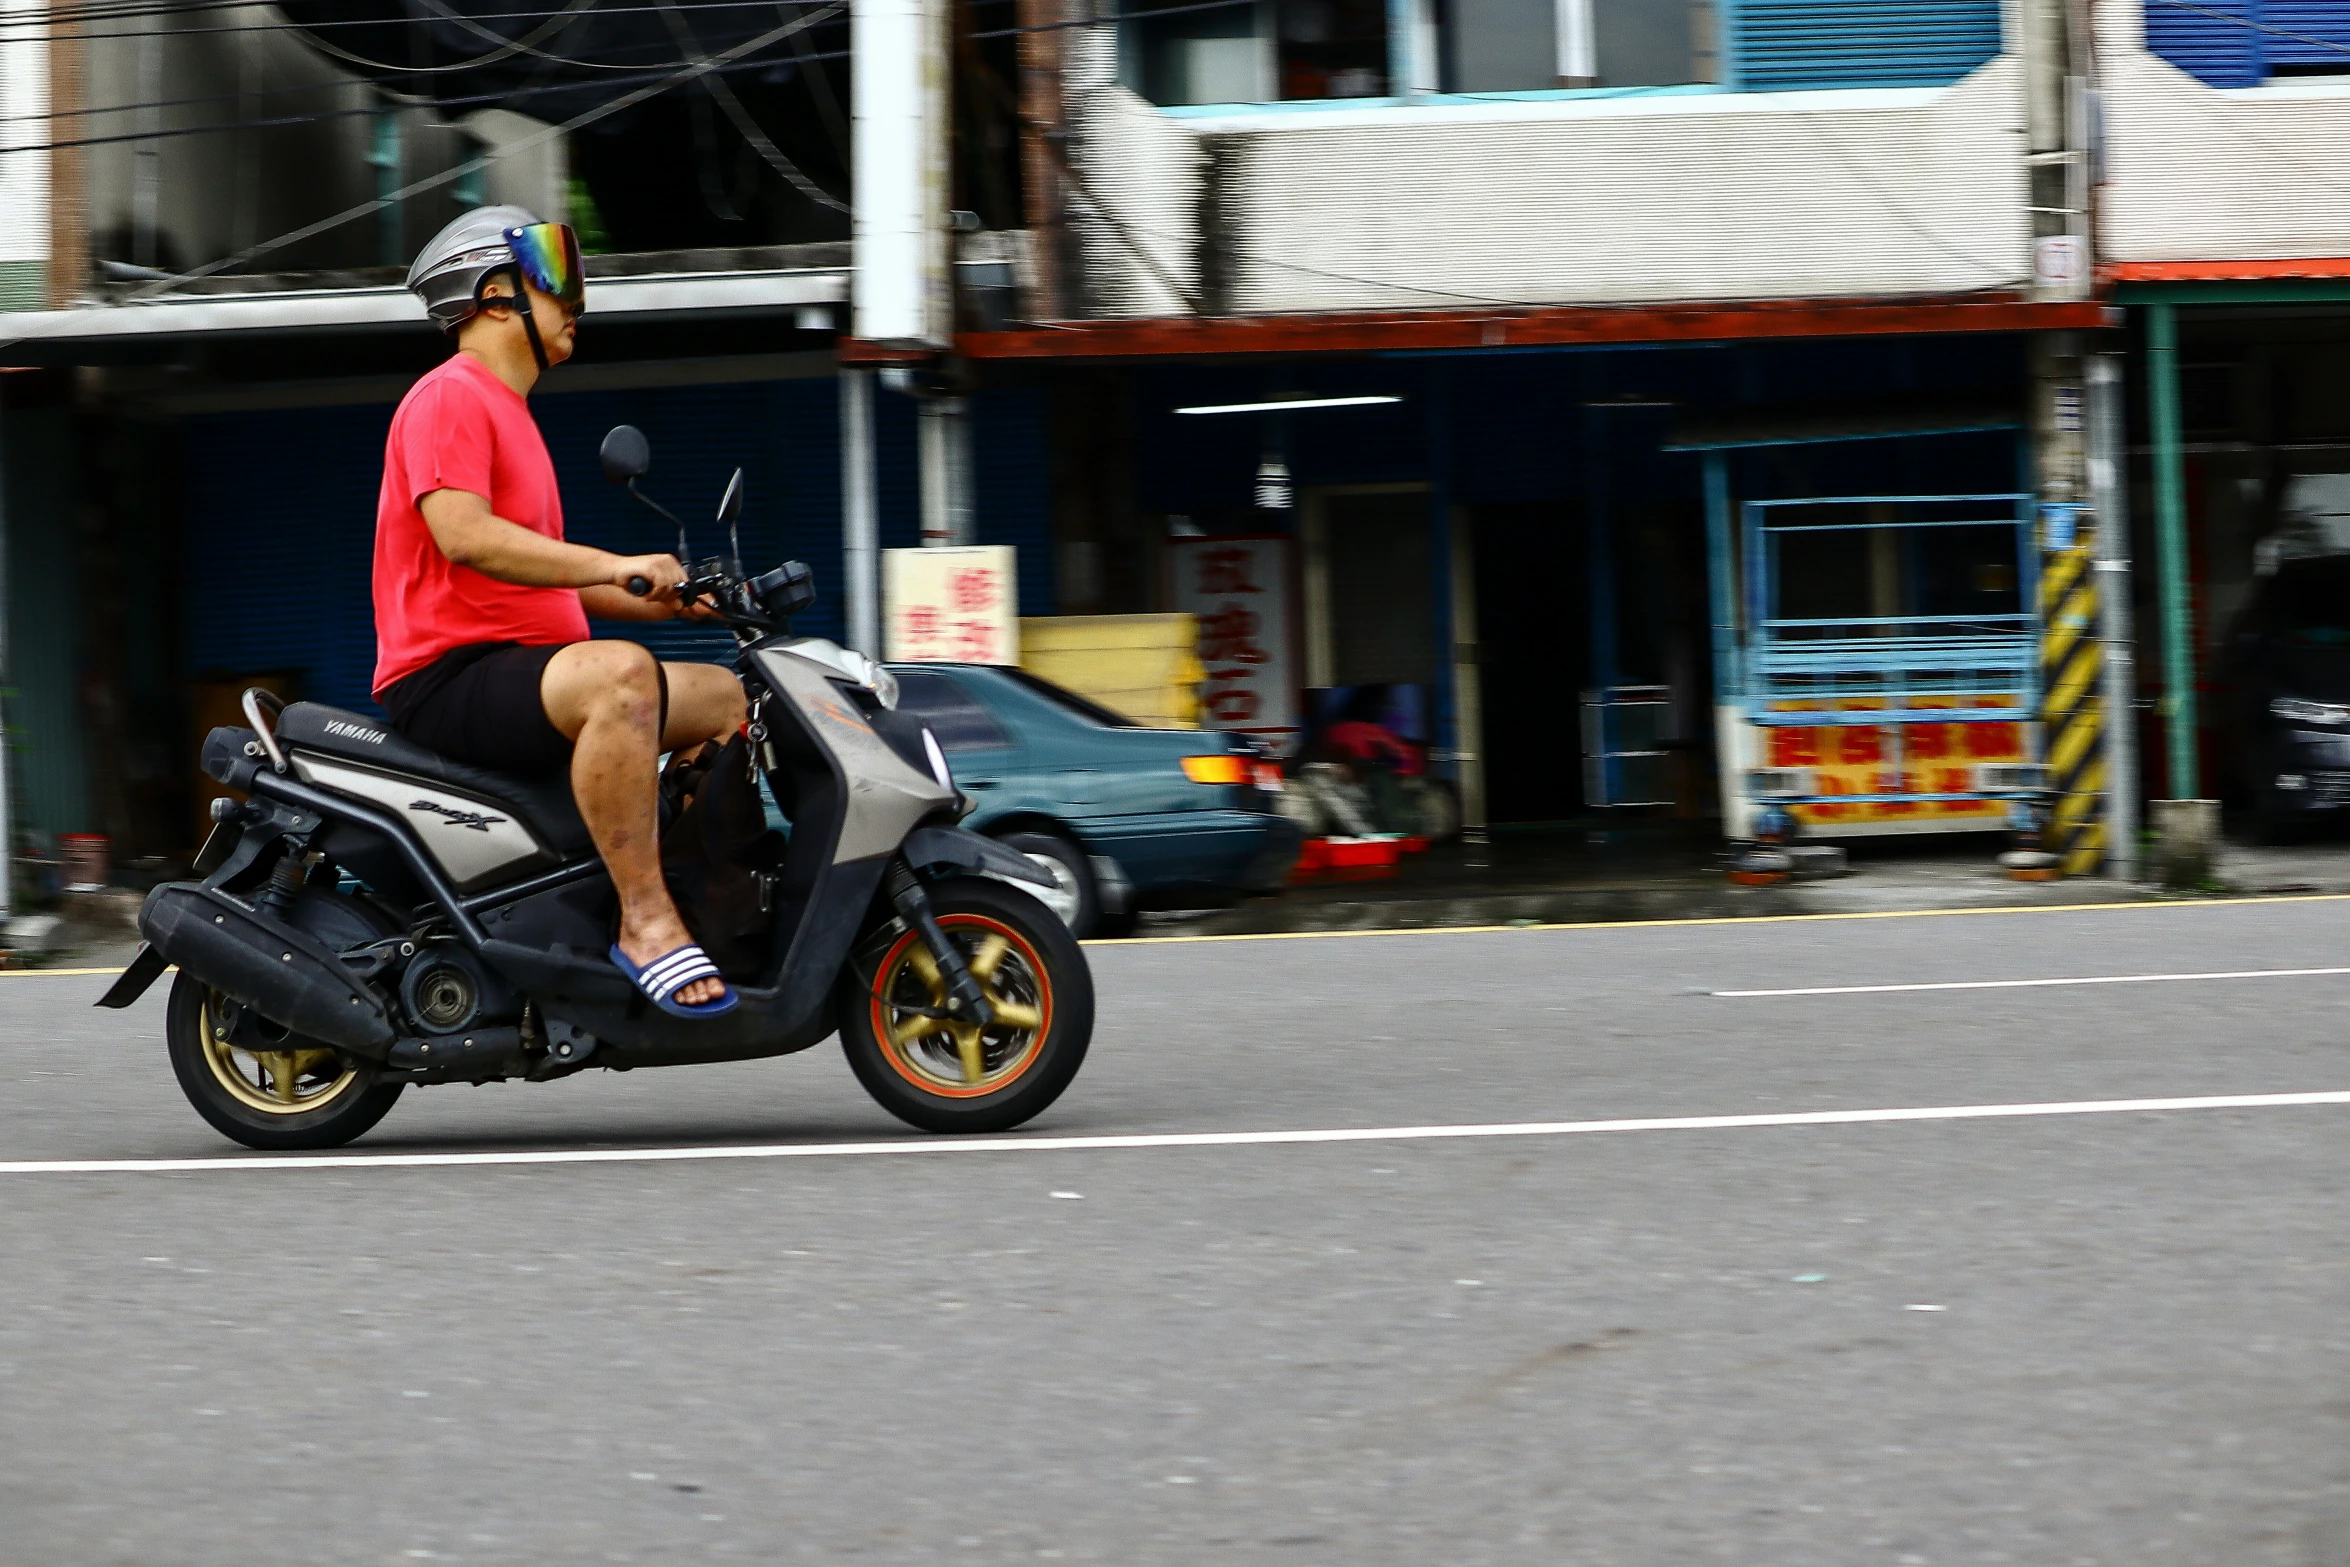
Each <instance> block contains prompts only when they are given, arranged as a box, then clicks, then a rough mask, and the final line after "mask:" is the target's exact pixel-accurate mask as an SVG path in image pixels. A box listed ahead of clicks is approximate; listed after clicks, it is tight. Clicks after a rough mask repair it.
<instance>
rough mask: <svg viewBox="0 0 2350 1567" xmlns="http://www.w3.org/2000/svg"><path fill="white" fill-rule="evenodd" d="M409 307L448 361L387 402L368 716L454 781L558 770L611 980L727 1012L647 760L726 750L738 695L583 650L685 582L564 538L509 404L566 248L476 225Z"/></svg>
mask: <svg viewBox="0 0 2350 1567" xmlns="http://www.w3.org/2000/svg"><path fill="white" fill-rule="evenodd" d="M408 287H409V288H410V289H411V290H413V291H414V292H415V293H416V294H417V295H418V296H419V297H420V298H422V299H423V301H424V303H425V308H426V309H427V311H428V312H429V313H430V314H431V316H432V318H433V320H434V321H435V322H437V323H438V324H439V325H440V327H441V329H442V330H443V331H444V332H448V333H450V334H452V335H453V336H454V337H455V338H456V345H457V346H456V352H455V353H453V354H451V355H450V356H449V358H448V359H447V360H446V361H444V362H443V363H442V364H441V365H440V366H439V367H438V368H436V369H434V370H432V371H430V372H429V373H427V374H426V375H425V376H424V377H423V378H422V379H421V380H419V381H418V382H417V383H416V384H415V385H414V386H413V387H411V388H410V389H409V391H408V395H407V396H406V397H404V398H403V399H401V402H400V407H399V411H398V412H397V413H395V414H394V415H393V416H392V428H391V435H390V438H389V439H388V440H387V441H386V442H385V445H384V477H383V488H382V491H381V493H380V494H379V496H378V498H377V502H376V525H375V567H374V588H375V625H376V648H377V657H376V668H375V680H374V692H375V699H376V701H377V702H378V703H379V704H381V705H382V707H383V709H384V711H385V713H386V714H388V715H389V716H390V718H391V721H392V727H393V728H395V729H397V730H398V731H399V732H400V733H402V734H404V735H406V736H407V737H408V738H410V739H412V740H414V741H416V742H417V743H419V744H421V745H424V746H426V747H428V748H430V749H432V750H434V751H437V752H439V753H441V754H442V755H444V756H447V757H450V758H452V759H454V760H456V761H460V762H465V763H469V764H471V765H473V766H476V767H485V768H491V769H495V770H497V771H500V772H506V773H514V774H520V775H525V776H528V775H533V774H537V775H542V776H543V775H545V774H549V773H552V772H556V771H558V770H565V769H567V770H568V772H569V774H570V779H571V788H572V793H573V795H574V796H575V797H576V799H577V800H578V803H579V812H580V816H581V818H582V819H583V820H584V821H585V823H586V825H587V829H588V832H589V835H590V836H591V837H592V838H593V839H594V841H595V846H596V849H597V852H598V853H599V854H601V855H602V857H603V860H604V864H605V865H606V867H607V868H608V869H609V871H610V873H611V878H612V884H613V886H614V888H615V889H616V890H617V891H618V893H619V898H620V939H619V940H618V941H617V942H615V943H614V944H613V946H612V949H611V957H612V961H613V962H614V963H615V964H616V965H618V966H619V968H620V969H621V971H622V972H623V973H625V974H627V975H628V976H629V977H630V978H631V979H632V980H634V981H635V982H636V984H637V985H638V987H639V988H640V989H642V990H643V991H644V993H645V995H646V996H647V997H648V998H649V999H650V1000H651V1001H652V1002H653V1004H654V1005H656V1006H658V1007H660V1008H661V1009H662V1010H663V1011H665V1012H669V1013H673V1014H675V1015H678V1016H681V1017H714V1016H717V1015H719V1014H721V1013H724V1012H728V1011H731V1010H732V1009H733V1008H734V1006H735V997H734V995H733V993H732V992H731V991H730V990H729V989H728V988H727V987H726V985H725V983H724V981H722V980H721V979H720V978H719V972H718V968H717V965H716V964H714V963H713V962H712V961H711V960H710V958H709V956H708V955H707V954H706V953H705V952H703V950H702V949H701V947H700V946H698V945H696V944H695V942H694V940H693V938H692V936H691V935H690V934H689V933H688V931H687V929H686V926H685V922H684V921H683V920H682V919H681V918H680V917H679V915H678V912H677V907H676V905H675V904H674V903H673V902H672V901H671V899H670V896H669V889H668V887H667V885H666V884H665V883H664V881H663V880H662V875H661V860H660V842H659V820H658V809H657V804H656V792H657V773H656V761H657V759H658V757H659V755H660V753H662V752H663V751H669V750H676V749H680V748H685V747H692V746H698V745H699V744H701V743H702V742H704V741H707V740H712V739H723V738H724V737H726V736H728V735H731V734H733V733H734V732H735V730H736V729H737V728H738V727H739V726H740V725H741V723H742V721H743V716H744V709H743V694H742V687H741V686H740V684H739V683H738V682H737V681H736V679H735V678H734V676H733V675H732V674H731V673H730V672H729V671H727V670H725V669H722V668H719V667H718V666H716V665H710V664H663V663H660V662H658V661H657V660H656V659H655V658H654V657H653V655H652V654H651V653H650V652H649V651H647V650H646V649H645V648H644V647H642V646H640V645H639V644H637V643H634V642H627V641H619V640H605V641H591V640H590V639H589V636H588V627H587V617H588V616H590V615H594V616H596V617H598V618H601V619H606V620H637V621H642V620H669V619H674V618H676V617H678V616H679V615H681V614H689V613H693V611H689V610H686V609H685V608H684V607H683V606H682V605H681V604H680V601H679V598H678V593H677V589H678V586H679V584H680V583H682V582H683V581H684V580H685V575H686V574H685V568H684V566H683V564H682V563H681V562H680V561H679V560H678V559H677V558H676V557H675V556H672V555H615V554H613V553H611V552H610V551H607V550H600V549H593V548H590V547H588V546H586V545H582V544H573V543H569V542H567V541H566V540H565V539H564V537H563V506H562V499H561V497H560V496H559V495H558V493H557V490H556V483H555V467H554V463H553V461H552V459H550V458H549V456H548V454H547V447H546V442H545V440H544V439H543V438H542V437H541V436H540V434H539V428H538V424H537V422H536V421H535V420H534V419H533V418H532V417H531V414H530V409H529V406H528V405H527V403H526V402H525V399H526V398H527V397H528V396H529V394H530V391H531V389H532V387H534V386H535V385H537V383H538V379H539V377H540V376H541V375H542V374H544V373H545V372H546V371H547V370H549V369H551V368H552V367H554V366H555V365H558V364H561V363H562V362H563V361H564V360H566V359H568V358H570V357H571V354H572V350H573V346H574V343H575V341H576V339H577V335H578V331H579V316H580V313H581V311H582V310H583V309H584V308H585V306H586V301H587V287H586V279H585V277H584V275H583V273H582V271H581V267H580V255H579V241H578V238H577V236H576V235H575V234H574V233H573V232H572V230H571V228H570V226H569V225H568V224H562V223H541V222H540V221H538V219H537V218H535V217H533V216H532V215H531V214H530V213H529V212H526V211H524V210H523V209H522V208H520V207H482V208H478V209H476V210H474V211H472V212H469V213H467V214H466V215H465V216H463V217H461V218H459V219H458V220H457V221H456V222H454V223H452V224H450V225H449V226H448V227H447V228H445V229H443V230H442V231H441V232H440V233H439V234H437V235H435V236H434V237H433V239H432V241H431V243H429V244H427V245H426V246H425V247H424V250H423V251H422V253H420V254H419V255H418V256H417V258H416V263H415V265H414V266H413V267H411V268H410V269H409V272H408ZM648 585H649V591H647V588H648Z"/></svg>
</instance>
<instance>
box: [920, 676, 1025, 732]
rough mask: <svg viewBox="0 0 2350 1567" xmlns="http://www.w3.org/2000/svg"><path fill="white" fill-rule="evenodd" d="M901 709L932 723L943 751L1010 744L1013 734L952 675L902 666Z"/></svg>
mask: <svg viewBox="0 0 2350 1567" xmlns="http://www.w3.org/2000/svg"><path fill="white" fill-rule="evenodd" d="M897 677H898V711H899V712H901V713H912V714H914V715H916V716H917V717H919V718H920V719H921V720H922V721H923V722H924V723H926V724H928V725H929V726H930V732H931V733H932V734H934V735H936V736H938V744H939V749H940V750H943V751H985V750H989V749H991V748H994V747H997V746H1008V745H1010V744H1011V743H1012V739H1011V736H1009V735H1007V734H1005V733H1004V731H1003V727H1002V726H1001V725H999V724H998V723H997V722H996V721H995V719H994V717H993V716H992V715H990V714H989V712H988V710H987V709H986V708H984V707H981V706H980V705H979V704H978V703H977V702H976V701H973V700H972V698H971V694H970V693H969V692H967V691H965V690H964V689H963V688H962V687H961V686H959V685H957V684H956V683H955V680H954V677H953V676H952V675H938V674H926V673H918V672H916V671H913V670H908V669H900V670H898V671H897Z"/></svg>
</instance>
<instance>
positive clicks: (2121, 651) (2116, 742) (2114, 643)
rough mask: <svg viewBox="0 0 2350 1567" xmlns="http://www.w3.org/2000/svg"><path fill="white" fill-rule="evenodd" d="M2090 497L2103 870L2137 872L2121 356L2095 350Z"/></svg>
mask: <svg viewBox="0 0 2350 1567" xmlns="http://www.w3.org/2000/svg"><path fill="white" fill-rule="evenodd" d="M2088 370H2089V504H2090V505H2091V507H2092V508H2094V509H2095V512H2096V515H2097V559H2096V562H2095V568H2096V572H2097V635H2098V638H2099V640H2101V641H2102V642H2103V643H2104V644H2105V667H2104V671H2103V676H2102V679H2103V685H2104V690H2103V691H2102V693H2101V699H2102V702H2103V705H2104V708H2105V840H2106V857H2105V873H2106V874H2107V875H2108V876H2111V877H2114V878H2115V879H2116V880H2120V881H2134V880H2136V879H2137V876H2138V872H2139V866H2138V702H2137V696H2138V672H2137V667H2136V655H2135V653H2134V651H2133V649H2132V646H2131V642H2130V486H2129V474H2128V470H2127V469H2125V468H2124V467H2123V462H2124V457H2123V452H2124V446H2123V410H2122V356H2121V355H2119V354H2091V355H2090V356H2089V365H2088Z"/></svg>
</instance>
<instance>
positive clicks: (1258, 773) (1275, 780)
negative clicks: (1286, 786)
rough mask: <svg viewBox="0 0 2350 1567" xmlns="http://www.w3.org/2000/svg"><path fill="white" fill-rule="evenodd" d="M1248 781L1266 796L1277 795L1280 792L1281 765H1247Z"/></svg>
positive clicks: (1260, 763)
mask: <svg viewBox="0 0 2350 1567" xmlns="http://www.w3.org/2000/svg"><path fill="white" fill-rule="evenodd" d="M1248 781H1249V782H1250V783H1253V784H1255V785H1256V786H1257V787H1258V788H1260V789H1262V790H1264V791H1265V793H1267V794H1279V793H1280V792H1281V764H1280V763H1278V762H1251V763H1249V764H1248Z"/></svg>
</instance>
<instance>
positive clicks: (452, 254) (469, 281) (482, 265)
mask: <svg viewBox="0 0 2350 1567" xmlns="http://www.w3.org/2000/svg"><path fill="white" fill-rule="evenodd" d="M536 222H538V219H537V218H536V217H534V216H533V215H532V214H531V213H530V212H529V211H528V210H527V209H526V208H522V207H476V208H474V209H473V210H472V211H471V212H468V213H466V214H465V215H464V216H463V217H461V218H459V219H458V220H457V221H456V222H454V223H452V224H450V225H449V226H448V227H447V228H445V229H443V230H441V231H440V232H439V233H438V234H435V235H434V236H433V237H432V239H431V240H430V241H429V242H428V243H427V244H426V245H425V247H424V249H422V250H420V251H418V252H417V253H416V264H415V265H414V266H412V267H410V268H409V269H408V289H409V292H410V293H413V294H414V295H416V297H417V298H419V299H421V300H423V301H424V309H425V313H426V314H427V315H429V316H431V317H432V318H433V321H434V323H435V324H436V325H438V326H439V327H440V329H441V330H442V331H444V332H454V331H456V330H457V328H458V327H459V326H460V325H462V324H463V323H464V321H465V320H466V318H467V317H469V316H471V315H472V314H473V313H474V312H475V311H477V310H479V309H480V308H481V285H482V280H483V279H484V278H486V277H488V276H489V275H490V274H492V273H494V272H498V271H502V270H503V269H505V268H507V267H511V266H513V265H514V249H513V247H512V246H510V245H508V244H507V243H506V231H507V230H508V229H519V228H528V227H529V226H530V225H532V224H534V223H536Z"/></svg>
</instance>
